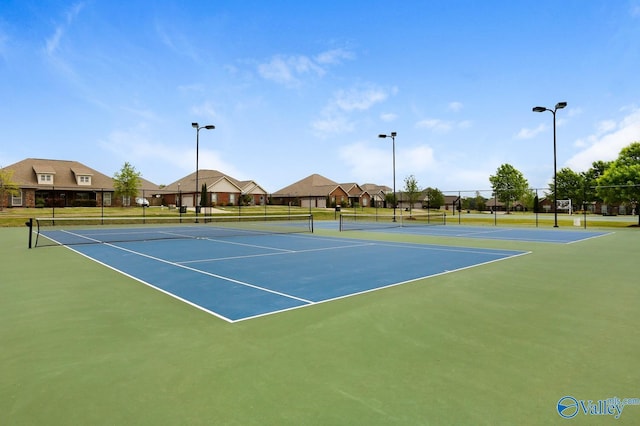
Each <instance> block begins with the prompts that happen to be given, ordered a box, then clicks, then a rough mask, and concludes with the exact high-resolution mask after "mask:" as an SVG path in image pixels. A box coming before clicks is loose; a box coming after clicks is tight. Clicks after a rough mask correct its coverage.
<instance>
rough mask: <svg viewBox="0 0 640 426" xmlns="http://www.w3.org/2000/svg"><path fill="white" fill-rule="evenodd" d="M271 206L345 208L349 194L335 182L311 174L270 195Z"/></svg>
mask: <svg viewBox="0 0 640 426" xmlns="http://www.w3.org/2000/svg"><path fill="white" fill-rule="evenodd" d="M271 202H272V204H278V205H292V206H299V207H315V208H327V207H335V206H338V205H340V206H342V205H344V206H346V205H348V203H349V193H348V192H347V191H346V190H345V189H344V188H343V187H342V186H341V185H340V184H338V183H337V182H334V181H332V180H331V179H328V178H326V177H324V176H321V175H319V174H312V175H310V176H307V177H306V178H304V179H301V180H299V181H297V182H295V183H293V184H291V185H289V186H286V187H284V188H282V189H280V190H278V191H276V192H274V193H273V194H271Z"/></svg>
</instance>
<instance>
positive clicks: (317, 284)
mask: <svg viewBox="0 0 640 426" xmlns="http://www.w3.org/2000/svg"><path fill="white" fill-rule="evenodd" d="M189 228H190V230H191V231H194V227H193V226H190V227H189ZM108 231H112V232H114V233H116V234H118V235H117V237H116V239H121V238H123V235H121V234H122V233H123V231H124V230H123V229H116V230H111V229H100V230H99V231H96V230H95V229H93V228H92V229H88V230H86V231H84V232H83V231H80V230H75V231H74V238H77V236H78V235H84V238H90V239H91V240H95V239H96V237H97V236H98V232H99V233H100V234H101V236H102V237H103V238H104V237H105V236H107V234H108ZM61 232H62V231H60V230H54V231H45V232H44V234H43V235H45V236H47V235H49V236H50V237H51V238H56V237H59V236H60V233H61ZM149 232H150V230H149V227H143V228H127V229H126V233H127V235H144V236H147V234H148V233H149ZM162 232H171V233H172V234H178V233H180V232H182V231H180V230H178V229H174V228H172V230H171V231H167V230H166V229H163V230H162ZM203 232H205V231H203ZM65 234H66V233H65ZM89 236H90V237H89ZM72 247H73V248H72V249H73V250H75V251H76V252H78V253H80V254H82V255H84V256H87V257H88V258H90V259H93V260H95V261H97V262H100V263H101V264H103V265H105V266H107V267H109V268H112V269H114V270H117V271H119V272H121V273H123V274H125V275H127V276H130V277H132V278H134V279H136V280H137V281H140V282H142V283H144V284H146V285H149V286H151V287H153V288H155V289H158V290H160V291H162V292H164V293H166V294H167V295H170V296H172V297H175V298H176V299H179V300H182V301H184V302H186V303H189V304H191V305H193V306H194V307H196V308H198V309H202V310H203V311H206V312H209V313H211V314H213V315H215V316H217V317H219V318H222V319H224V320H226V321H229V322H235V321H241V320H246V319H249V318H255V317H259V316H263V315H267V314H272V313H276V312H282V311H286V310H290V309H296V308H300V307H305V306H311V305H315V304H317V303H322V302H327V301H330V300H334V299H339V298H343V297H348V296H353V295H356V294H360V293H364V292H369V291H373V290H378V289H381V288H385V287H390V286H395V285H399V284H404V283H408V282H411V281H415V280H419V279H422V278H427V277H430V276H435V275H440V274H444V273H448V272H453V271H457V270H460V269H464V268H469V267H473V266H477V265H480V264H485V263H489V262H494V261H498V260H504V259H508V258H511V257H514V256H519V255H522V254H524V253H526V252H521V251H511V250H496V249H476V248H473V249H471V248H463V247H449V246H436V245H422V244H407V243H385V242H375V241H365V240H356V239H343V238H335V237H319V236H314V235H311V234H290V233H287V234H284V235H281V234H263V235H259V236H256V235H234V236H231V237H223V238H215V237H204V238H184V239H150V240H147V241H124V242H115V243H100V244H80V245H73V246H72Z"/></svg>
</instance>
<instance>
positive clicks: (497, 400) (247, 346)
mask: <svg viewBox="0 0 640 426" xmlns="http://www.w3.org/2000/svg"><path fill="white" fill-rule="evenodd" d="M56 220H57V219H56ZM61 223H62V222H60V223H57V224H56V225H55V227H56V228H59V225H61ZM274 226H276V225H275V224H274ZM325 226H327V228H329V229H325ZM449 226H450V225H449V224H447V225H446V226H444V227H434V228H435V229H439V228H443V229H444V228H448V227H449ZM194 227H195V225H194ZM456 227H457V226H454V225H451V228H452V229H453V228H456ZM93 228H94V229H93V231H92V232H94V233H95V232H96V231H101V230H102V231H104V229H107V228H108V226H105V227H104V229H103V228H98V229H95V228H96V227H93ZM144 229H148V228H147V227H144ZM168 229H169V227H166V228H164V231H167V230H168ZM181 229H182V228H181ZM186 229H191V228H190V227H189V228H185V230H186ZM485 229H486V230H487V231H492V230H493V229H494V228H493V227H486V228H485ZM78 230H79V229H76V230H75V231H73V232H74V233H78V232H77V231H78ZM185 230H183V231H180V232H185ZM541 230H542V229H541ZM547 230H549V231H552V232H555V231H560V232H565V231H566V232H570V231H569V230H568V229H567V230H565V229H563V228H561V229H554V230H551V229H547ZM413 231H414V232H416V231H417V228H416V229H413ZM573 232H579V231H578V230H575V231H573ZM78 234H79V233H78ZM0 235H1V236H2V241H3V244H1V245H0V257H1V258H2V259H3V261H4V262H5V265H6V268H5V269H4V271H3V277H2V279H1V280H0V307H1V308H2V309H0V323H1V324H4V325H5V326H4V327H0V340H1V341H2V342H3V348H4V350H3V351H2V354H1V355H0V358H1V360H2V362H1V363H0V373H1V375H2V377H4V380H3V382H2V384H0V396H1V398H0V412H2V413H4V414H3V416H4V417H3V420H5V423H6V422H8V424H69V423H73V424H128V423H132V422H133V423H136V424H154V425H157V424H181V423H184V422H185V419H187V421H188V422H189V423H192V424H210V423H211V422H212V421H213V422H214V423H219V424H311V423H318V424H320V423H321V424H346V423H354V422H356V423H366V424H369V425H378V424H380V425H382V424H427V423H434V424H488V423H491V424H523V423H530V424H555V423H556V422H566V421H567V420H565V419H562V418H561V417H560V416H559V415H558V409H557V407H558V402H559V401H562V398H564V397H565V396H567V395H571V396H572V397H575V398H576V399H579V400H585V401H587V400H593V401H597V400H606V399H607V398H611V397H613V396H617V397H619V398H627V397H629V398H636V397H637V396H638V392H637V389H638V388H637V383H638V380H639V376H638V374H637V372H636V371H635V370H634V369H633V368H630V367H629V366H632V365H634V363H635V362H637V353H638V351H639V350H640V343H639V342H640V335H639V334H638V327H637V323H638V320H639V312H638V309H637V306H638V303H639V300H640V299H639V298H640V292H639V288H638V286H637V284H636V282H635V280H634V279H633V276H634V275H633V273H634V271H635V270H636V269H637V250H636V247H637V237H638V234H637V229H632V228H630V229H616V230H615V232H610V233H608V234H607V235H606V236H604V237H602V238H590V239H587V240H583V241H581V242H579V243H577V244H559V243H551V244H549V243H538V242H523V241H515V240H500V239H491V240H489V239H486V240H481V239H472V238H458V237H455V238H448V237H432V236H429V235H416V234H402V233H396V232H395V231H391V232H388V233H380V232H370V233H369V232H362V233H361V232H343V233H340V232H339V231H338V230H337V227H336V223H335V222H333V223H321V222H319V223H317V224H314V231H313V233H311V232H301V233H293V234H291V233H285V234H274V235H269V234H264V235H262V236H258V235H253V236H240V235H236V236H230V237H207V238H178V239H172V240H169V239H164V238H165V237H162V238H163V239H159V240H149V241H122V242H108V243H98V244H95V243H93V242H92V243H91V244H74V245H71V246H69V247H70V248H71V250H70V249H68V248H64V247H57V248H55V247H43V248H36V249H32V250H29V249H28V248H27V246H26V244H25V242H26V241H25V240H26V237H27V232H26V230H25V229H24V228H10V229H0ZM169 236H171V234H169ZM90 238H95V235H94V236H92V237H90ZM114 238H116V239H119V238H118V237H114ZM310 242H313V243H310ZM434 243H436V244H438V245H434ZM460 246H465V247H460ZM476 247H483V248H482V249H478V248H476ZM489 248H490V249H489ZM72 250H73V251H72ZM94 252H95V253H94ZM78 253H81V254H82V255H80V256H79V255H78ZM330 253H333V256H330V255H329V254H330ZM525 253H526V254H527V255H526V256H524V255H522V254H525ZM479 254H480V255H479ZM90 255H95V256H96V258H98V257H99V258H101V259H102V260H100V259H96V260H97V261H93V260H89V259H88V257H86V256H90ZM500 255H505V256H503V257H502V256H500ZM483 256H484V257H483ZM512 256H517V257H515V258H512ZM464 257H467V258H468V259H467V261H465V259H464ZM279 258H283V259H290V260H288V261H286V262H280V261H279V260H277V259H279ZM335 258H341V259H338V260H335ZM405 258H406V259H405ZM310 259H313V260H310ZM430 259H434V263H442V262H450V264H449V266H448V267H446V268H442V269H441V271H445V273H442V272H438V271H437V270H435V269H434V270H433V271H431V270H430V269H429V268H431V267H432V266H433V265H431V264H430V263H431V261H430ZM435 259H437V262H435ZM499 260H505V261H499ZM98 262H102V264H101V263H98ZM261 262H264V263H261ZM394 262H396V263H398V265H397V266H395V265H394ZM483 262H488V263H483ZM378 264H380V265H378ZM465 264H468V265H470V266H469V267H464V266H463V265H465ZM103 265H108V268H107V267H105V266H103ZM119 265H122V267H120V266H119ZM475 265H481V266H478V267H474V266H475ZM125 267H126V268H127V269H128V270H129V272H127V271H125V270H124V269H123V268H125ZM456 267H460V268H462V269H455V268H456ZM109 268H112V269H109ZM189 268H191V269H189ZM411 268H414V269H415V270H416V271H417V272H418V273H417V274H416V276H424V277H425V278H426V279H422V280H418V281H411V283H410V284H407V285H401V284H402V283H403V282H404V281H402V280H406V279H411V277H410V276H408V275H404V276H402V277H400V275H399V274H406V270H408V269H411ZM116 270H118V271H119V272H115V271H116ZM177 270H180V271H182V272H178V271H177ZM345 270H346V271H345ZM389 270H391V271H392V272H389ZM374 271H375V272H374ZM447 271H456V272H455V273H446V272H447ZM432 273H433V274H436V275H429V274H432ZM206 274H213V275H218V276H219V277H212V276H211V275H206ZM314 274H318V275H321V278H320V279H318V280H317V281H306V280H305V278H306V277H307V275H309V276H311V275H314ZM385 274H388V275H387V279H386V281H385V280H383V279H382V277H383V276H384V275H385ZM394 274H395V275H394ZM164 275H166V276H164ZM378 275H380V277H379V276H378ZM389 276H391V278H392V279H388V277H389ZM130 277H134V278H135V280H138V281H135V280H132V279H131V278H130ZM345 277H349V278H348V279H347V278H345ZM153 280H157V282H153ZM232 280H235V281H239V282H236V283H234V281H232ZM374 280H378V282H377V283H367V282H368V281H374ZM269 281H272V282H277V283H279V284H278V287H268V290H270V291H271V292H272V293H270V294H276V292H280V293H284V294H286V295H287V296H295V297H298V298H300V299H305V300H308V301H309V302H311V303H306V304H305V303H301V304H300V305H299V307H305V306H308V307H310V308H309V309H298V306H294V307H288V306H287V305H284V306H279V307H277V308H275V309H274V308H273V307H270V308H269V309H272V310H264V306H266V305H265V304H264V302H265V301H266V300H267V299H268V298H269V297H271V296H269V297H267V296H265V295H263V293H264V292H265V290H262V289H259V288H256V289H252V288H251V287H249V286H248V285H247V284H252V285H255V286H258V287H259V286H261V285H263V284H264V283H267V282H269ZM348 281H349V282H351V283H356V284H358V285H361V284H362V283H365V284H366V285H365V286H364V287H361V288H358V289H351V290H349V291H348V292H343V293H340V292H341V291H342V290H343V289H341V288H340V285H341V284H340V283H342V285H344V284H345V283H347V282H348ZM141 282H145V283H147V284H149V285H152V284H153V285H158V287H156V288H157V289H158V290H160V291H156V290H155V289H154V288H151V287H149V286H147V285H143V284H142V283H141ZM160 284H161V285H166V289H163V288H161V287H160V286H159V285H160ZM233 284H236V285H237V286H235V287H234V286H233ZM296 285H297V286H301V287H306V288H307V289H308V290H309V291H308V292H307V293H295V291H296V288H295V286H296ZM384 285H391V287H388V288H385V289H384V290H383V291H376V290H377V289H378V288H381V286H384ZM323 286H327V288H323ZM182 287H184V288H191V289H192V290H193V292H194V293H206V294H210V299H211V300H209V301H208V302H207V301H203V300H195V301H194V302H190V301H188V300H187V297H189V295H188V294H185V295H184V298H183V300H184V301H186V302H188V303H189V304H187V303H183V302H181V301H179V300H177V299H176V297H182V296H179V295H177V294H174V293H170V292H176V293H177V292H178V291H179V290H180V289H181V288H182ZM265 287H266V286H265ZM367 288H368V289H369V290H367ZM212 289H215V290H216V291H215V292H214V291H212ZM329 289H333V290H332V291H333V293H331V292H329V291H328V290H329ZM202 290H206V291H204V292H203V291H202ZM249 290H251V291H249ZM253 290H255V291H253ZM258 290H259V291H258ZM358 291H362V292H363V293H358ZM207 292H208V293H207ZM313 292H315V293H313ZM169 293H170V294H171V296H169V295H168V294H169ZM236 293H237V294H239V295H240V296H238V297H237V298H236V299H233V297H231V296H235V295H236ZM266 293H269V292H266ZM339 294H346V296H339ZM351 294H358V296H355V297H348V296H349V295H351ZM278 296H279V297H277V298H273V300H279V301H280V302H281V303H284V302H283V300H284V301H287V303H291V302H290V299H291V298H290V297H282V296H280V295H278ZM227 297H231V298H230V299H224V298H227ZM260 298H262V301H260V304H254V301H255V300H258V299H260ZM252 299H253V300H252ZM223 300H230V301H231V302H233V308H232V305H231V304H229V306H228V307H225V306H222V308H220V310H219V311H214V310H213V309H218V307H217V306H216V305H215V304H216V303H219V304H222V305H224V302H223ZM324 301H331V302H329V303H323V302H324ZM196 303H202V304H203V305H205V303H210V305H209V306H208V307H207V306H205V307H204V308H202V307H200V305H197V306H198V307H200V308H199V309H198V308H195V307H194V306H196ZM192 305H193V306H192ZM255 306H261V307H262V308H263V312H265V313H259V314H257V315H258V316H259V318H256V317H250V316H249V315H252V313H248V310H247V308H248V307H249V308H251V309H253V308H254V307H255ZM201 309H205V311H206V310H207V309H211V311H210V312H215V313H216V314H218V315H227V316H228V319H227V320H228V321H234V322H235V321H237V322H235V323H234V324H229V323H228V322H227V321H225V320H219V319H218V318H216V317H212V315H210V314H208V313H205V312H203V311H202V310H201ZM225 309H227V310H225ZM232 309H234V310H235V311H234V312H231V310H232ZM271 312H274V313H275V312H282V313H281V314H274V315H268V314H269V313H271ZM262 315H263V316H262ZM247 318H255V319H252V320H246V321H242V319H247ZM639 415H640V409H639V407H636V406H628V407H627V408H625V410H624V414H623V416H622V417H621V418H620V419H618V420H614V419H612V418H610V417H609V416H607V417H601V416H598V417H597V418H596V417H595V416H594V417H593V418H587V417H588V416H585V415H582V414H580V415H579V416H580V419H576V421H578V422H579V423H580V424H582V423H587V424H602V422H603V419H605V418H607V419H610V421H612V422H615V423H619V422H622V423H623V424H636V423H637V420H638V416H639ZM589 419H591V420H592V421H591V422H589V421H588V420H589ZM585 420H586V422H585Z"/></svg>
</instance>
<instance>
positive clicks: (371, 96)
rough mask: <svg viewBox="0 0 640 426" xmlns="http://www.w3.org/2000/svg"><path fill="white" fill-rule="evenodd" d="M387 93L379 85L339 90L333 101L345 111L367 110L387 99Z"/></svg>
mask: <svg viewBox="0 0 640 426" xmlns="http://www.w3.org/2000/svg"><path fill="white" fill-rule="evenodd" d="M387 96H388V95H387V93H386V92H385V91H384V90H382V89H380V88H377V87H370V88H367V89H362V90H361V89H351V90H348V91H344V90H341V91H338V92H337V93H336V95H335V99H334V100H333V103H334V104H335V105H336V106H337V107H338V108H340V109H341V110H343V111H353V110H367V109H369V108H371V107H372V106H373V105H375V104H377V103H379V102H382V101H384V100H385V99H387Z"/></svg>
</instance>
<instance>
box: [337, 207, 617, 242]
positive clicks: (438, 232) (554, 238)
mask: <svg viewBox="0 0 640 426" xmlns="http://www.w3.org/2000/svg"><path fill="white" fill-rule="evenodd" d="M446 223H447V222H446V219H445V216H444V214H443V213H442V212H438V213H429V214H415V215H412V216H406V215H405V216H400V215H399V216H396V217H395V218H394V217H393V216H389V215H384V216H379V215H359V214H343V215H341V216H340V223H339V227H340V230H341V231H352V230H356V231H358V230H359V231H371V232H391V233H400V234H411V235H431V236H441V237H453V238H476V239H489V240H510V241H527V242H542V243H558V244H571V243H575V242H578V241H583V240H587V239H590V238H596V237H601V236H603V235H607V234H608V233H609V232H598V231H586V230H578V229H576V230H573V229H572V230H569V229H549V228H518V227H503V226H500V227H497V226H495V227H491V226H462V225H457V224H446ZM445 224H446V226H438V225H445Z"/></svg>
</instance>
